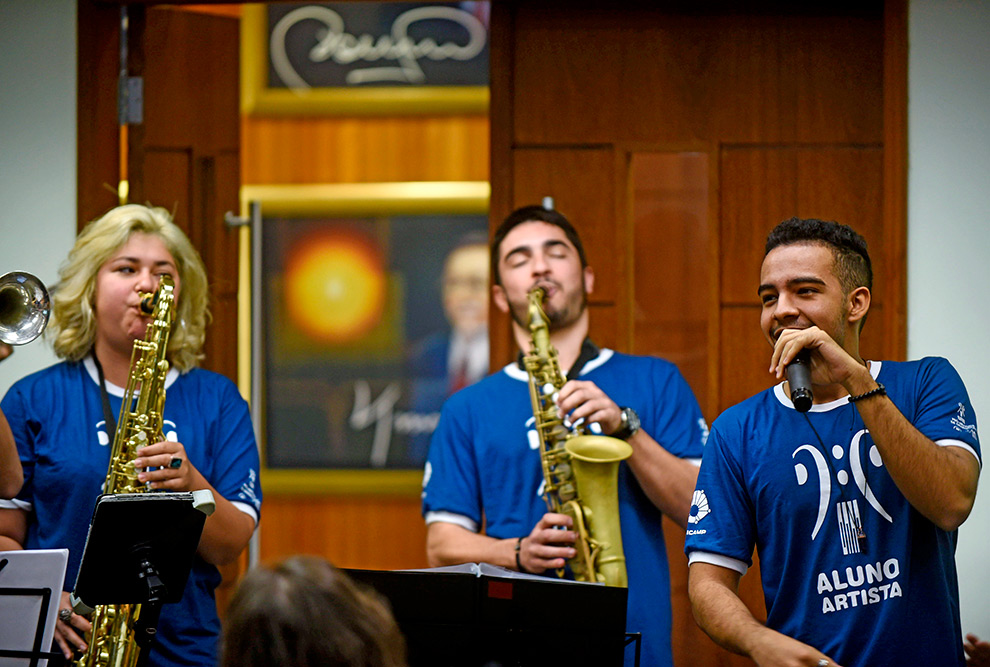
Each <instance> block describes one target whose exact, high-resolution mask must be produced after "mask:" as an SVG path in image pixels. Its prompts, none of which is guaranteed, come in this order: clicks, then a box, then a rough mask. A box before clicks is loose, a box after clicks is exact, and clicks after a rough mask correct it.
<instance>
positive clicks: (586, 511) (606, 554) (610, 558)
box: [523, 287, 632, 588]
mask: <svg viewBox="0 0 990 667" xmlns="http://www.w3.org/2000/svg"><path fill="white" fill-rule="evenodd" d="M544 296H545V292H544V291H543V289H542V288H539V287H537V288H534V289H532V290H530V292H529V294H528V297H529V331H530V343H531V345H532V348H531V350H530V352H529V354H528V355H527V356H525V357H524V358H523V363H524V364H525V366H526V373H527V374H528V375H529V396H530V399H531V400H532V403H533V416H534V418H535V421H536V432H537V433H538V435H539V438H540V461H541V464H542V467H543V482H544V485H543V497H544V499H545V500H546V502H547V507H548V508H549V510H550V511H551V512H555V513H558V514H566V515H568V516H570V517H571V518H572V519H573V520H574V530H575V531H576V532H577V534H578V537H577V540H576V541H575V543H574V548H575V549H576V550H577V555H575V556H574V558H572V559H570V565H571V571H572V572H573V573H574V578H575V579H576V580H578V581H587V582H598V583H604V584H606V585H608V586H620V587H623V588H625V587H626V585H627V580H626V557H625V555H624V553H623V551H622V533H621V530H620V526H619V490H618V474H619V462H620V461H623V460H624V459H627V458H629V457H630V456H631V455H632V447H631V446H630V445H629V443H628V442H625V441H623V440H619V439H618V438H610V437H607V436H604V435H588V434H586V433H585V429H584V427H583V426H581V425H580V424H577V425H571V427H570V428H568V427H567V426H566V425H565V424H564V422H563V419H562V418H561V416H560V414H559V412H558V409H557V404H556V397H557V392H558V391H559V390H560V388H561V387H563V386H564V382H565V381H566V379H565V378H564V375H563V373H561V371H560V364H559V362H558V359H557V350H556V349H555V348H554V347H553V346H552V345H551V344H550V328H549V325H548V324H547V317H546V314H545V313H544V312H543V305H542V304H543V299H544ZM563 574H564V572H563V570H558V571H557V575H558V576H563Z"/></svg>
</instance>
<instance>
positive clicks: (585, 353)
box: [94, 338, 601, 380]
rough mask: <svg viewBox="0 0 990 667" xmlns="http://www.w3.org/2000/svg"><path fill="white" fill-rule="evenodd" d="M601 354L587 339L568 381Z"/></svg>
mask: <svg viewBox="0 0 990 667" xmlns="http://www.w3.org/2000/svg"><path fill="white" fill-rule="evenodd" d="M600 353H601V350H599V349H598V346H597V345H595V344H594V343H593V342H592V340H591V339H590V338H585V339H584V342H583V343H581V353H580V354H578V358H577V359H575V360H574V365H573V366H571V369H570V370H569V371H567V379H568V380H573V379H575V378H577V376H578V375H580V374H581V369H582V368H584V365H585V364H586V363H588V362H589V361H591V360H592V359H594V358H595V357H597V356H598V355H599V354H600ZM94 356H95V355H94ZM524 357H525V355H523V353H522V352H520V353H519V356H518V357H517V358H516V364H518V365H519V370H522V371H525V370H526V364H525V363H524V362H523V359H524Z"/></svg>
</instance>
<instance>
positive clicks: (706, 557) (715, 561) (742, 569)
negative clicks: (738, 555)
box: [688, 551, 749, 575]
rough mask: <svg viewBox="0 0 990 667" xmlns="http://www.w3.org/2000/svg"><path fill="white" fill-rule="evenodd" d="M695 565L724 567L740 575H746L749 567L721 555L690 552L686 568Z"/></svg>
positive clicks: (739, 561)
mask: <svg viewBox="0 0 990 667" xmlns="http://www.w3.org/2000/svg"><path fill="white" fill-rule="evenodd" d="M695 563H708V564H709V565H717V566H719V567H724V568H725V569H727V570H735V571H736V572H738V573H739V574H741V575H742V574H746V570H748V569H749V566H748V565H746V563H744V562H743V561H741V560H736V559H735V558H729V557H728V556H723V555H722V554H715V553H712V552H710V551H692V552H691V553H690V554H688V567H691V566H692V565H694V564H695Z"/></svg>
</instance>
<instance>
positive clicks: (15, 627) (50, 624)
mask: <svg viewBox="0 0 990 667" xmlns="http://www.w3.org/2000/svg"><path fill="white" fill-rule="evenodd" d="M68 561H69V550H68V549H38V550H28V551H0V589H4V591H5V592H4V594H3V595H2V596H0V649H5V650H15V651H32V650H34V649H35V638H36V635H37V632H38V623H39V620H40V617H41V615H42V614H45V624H44V634H43V635H42V640H41V645H40V650H41V651H45V652H47V651H50V650H51V646H52V639H53V637H54V636H55V622H56V620H57V618H58V606H59V601H60V599H61V595H62V585H63V583H64V582H65V566H66V564H67V563H68ZM41 588H47V589H50V590H51V597H50V601H49V604H48V608H47V610H44V609H42V596H41V595H38V594H20V593H18V592H17V591H18V590H20V589H41ZM45 612H47V613H45ZM30 662H31V661H30V660H29V659H28V658H3V657H0V667H27V665H29V664H30ZM38 664H39V665H41V666H46V665H48V660H41V661H39V662H38Z"/></svg>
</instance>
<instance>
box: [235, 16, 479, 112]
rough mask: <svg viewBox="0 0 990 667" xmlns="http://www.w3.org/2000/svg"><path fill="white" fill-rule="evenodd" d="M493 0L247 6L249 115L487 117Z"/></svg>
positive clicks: (245, 91) (245, 93)
mask: <svg viewBox="0 0 990 667" xmlns="http://www.w3.org/2000/svg"><path fill="white" fill-rule="evenodd" d="M488 15H489V3H488V2H336V3H334V2H325V3H271V4H267V5H261V4H252V5H245V7H244V12H243V15H242V30H241V35H242V37H241V68H242V71H241V79H242V81H241V87H242V102H243V104H242V107H243V109H242V110H243V111H244V112H245V113H247V114H276V115H289V114H311V115H312V114H341V115H355V114H357V115H363V114H414V113H486V112H487V110H488V50H489V45H488V41H489V40H488Z"/></svg>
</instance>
